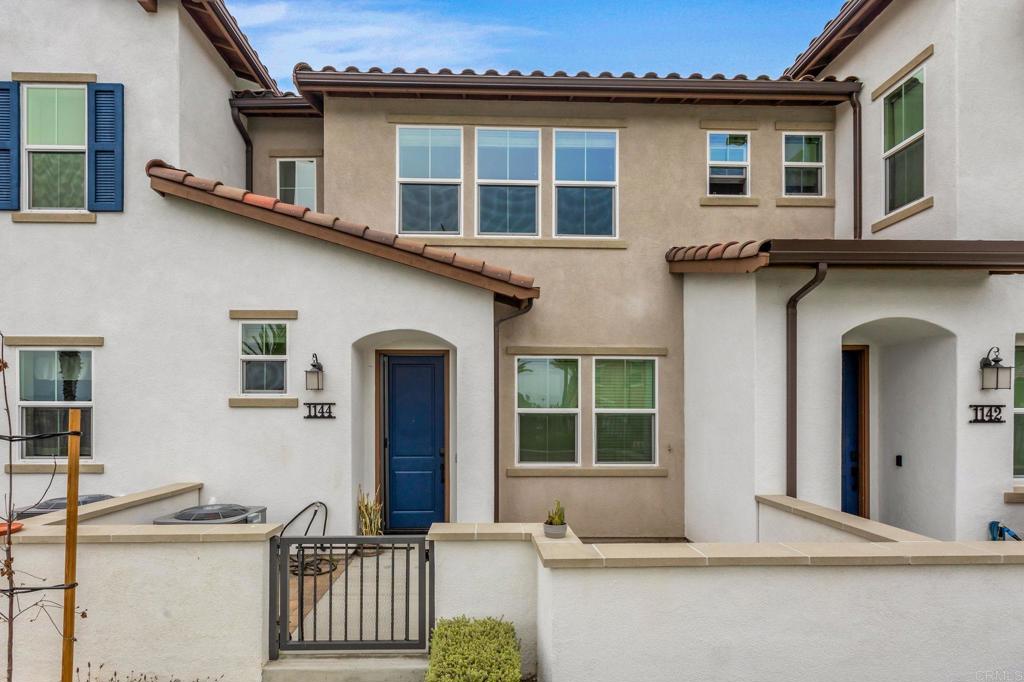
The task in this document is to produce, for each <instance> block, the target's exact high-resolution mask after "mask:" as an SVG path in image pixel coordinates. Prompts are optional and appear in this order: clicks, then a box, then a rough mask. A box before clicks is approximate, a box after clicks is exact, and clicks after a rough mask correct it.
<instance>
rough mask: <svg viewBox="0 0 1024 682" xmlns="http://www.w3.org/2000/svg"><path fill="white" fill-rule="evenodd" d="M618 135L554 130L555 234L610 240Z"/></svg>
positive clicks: (613, 217) (612, 226)
mask: <svg viewBox="0 0 1024 682" xmlns="http://www.w3.org/2000/svg"><path fill="white" fill-rule="evenodd" d="M618 137H619V135H618V133H617V132H616V131H598V130H556V131H555V235H556V236H559V237H565V236H571V237H584V236H586V237H613V236H615V230H616V219H615V214H616V212H617V209H616V201H617V197H616V192H617V188H618Z"/></svg>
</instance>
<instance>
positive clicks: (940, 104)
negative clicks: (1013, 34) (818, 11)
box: [822, 0, 1019, 239]
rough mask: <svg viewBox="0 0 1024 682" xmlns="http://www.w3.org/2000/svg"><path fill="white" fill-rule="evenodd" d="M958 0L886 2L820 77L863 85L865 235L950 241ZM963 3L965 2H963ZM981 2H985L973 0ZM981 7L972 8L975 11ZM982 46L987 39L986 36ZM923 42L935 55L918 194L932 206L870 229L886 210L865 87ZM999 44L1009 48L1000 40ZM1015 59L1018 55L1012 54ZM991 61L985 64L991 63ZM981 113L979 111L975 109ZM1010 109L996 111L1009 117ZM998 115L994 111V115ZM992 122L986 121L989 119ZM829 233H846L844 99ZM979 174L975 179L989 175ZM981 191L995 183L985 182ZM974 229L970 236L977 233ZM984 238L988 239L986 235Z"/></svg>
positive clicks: (954, 199) (876, 117) (849, 208)
mask: <svg viewBox="0 0 1024 682" xmlns="http://www.w3.org/2000/svg"><path fill="white" fill-rule="evenodd" d="M961 4H963V3H961V2H960V1H959V0H903V1H901V2H894V3H892V4H891V5H889V7H888V8H886V9H885V10H884V11H883V12H882V14H881V15H880V16H879V18H878V19H876V20H875V21H874V22H873V23H872V24H871V25H870V26H869V27H868V28H867V29H865V30H864V31H863V32H862V33H861V35H860V36H858V37H857V39H856V40H854V41H853V43H851V44H850V46H848V47H847V48H846V49H845V50H844V51H843V52H842V53H840V55H839V56H838V57H837V58H836V59H835V60H834V61H833V62H832V63H831V64H830V65H829V66H828V68H827V69H826V70H825V71H824V72H823V73H822V75H835V76H838V77H841V78H845V77H846V76H856V77H857V78H859V79H860V80H861V82H862V83H863V84H864V89H863V91H862V92H861V96H860V102H861V106H862V114H863V127H862V134H863V146H862V150H863V162H864V166H863V169H864V170H863V180H864V185H863V193H864V236H865V238H868V239H871V238H881V239H886V238H891V239H956V238H958V237H961V236H962V235H960V234H959V229H960V227H959V224H958V208H957V205H958V200H959V197H958V191H957V182H958V177H957V174H958V162H959V153H960V149H962V143H961V142H958V136H959V135H960V133H961V131H963V130H964V124H963V122H962V121H959V120H958V119H959V115H960V111H959V109H960V107H959V106H958V91H957V90H958V85H959V82H958V78H957V71H958V49H959V48H960V45H961V44H962V41H958V37H957V25H958V24H957V13H958V5H961ZM967 4H970V2H968V3H967ZM974 4H976V5H977V4H987V3H974ZM983 11H985V10H982V9H981V8H980V7H979V8H978V9H977V12H979V13H981V12H983ZM985 41H986V44H987V37H986V38H985ZM928 45H934V46H935V53H934V54H933V55H932V56H931V57H930V58H929V59H928V60H927V62H925V189H924V192H925V196H926V197H927V196H933V197H934V198H935V206H934V207H933V208H931V209H929V210H926V211H924V212H923V213H919V214H918V215H916V216H914V217H912V218H909V219H907V220H904V221H902V222H900V223H898V224H897V225H895V226H892V227H889V228H888V229H886V230H884V231H882V232H879V233H877V234H876V235H873V234H872V232H871V225H872V223H874V222H876V221H877V220H879V219H880V218H882V217H883V216H884V215H885V185H884V183H885V173H884V166H883V162H882V151H883V149H882V147H883V144H882V133H883V122H882V116H883V109H884V107H883V104H884V96H883V97H879V98H878V99H876V100H874V101H872V100H871V92H872V91H873V90H874V89H875V88H877V87H878V86H879V85H881V84H882V83H884V82H885V81H886V80H887V79H888V78H889V77H890V76H892V75H893V74H894V73H896V72H897V71H898V70H899V69H900V68H902V67H903V66H904V65H905V64H906V63H907V62H909V61H910V60H911V59H913V58H914V57H915V56H916V55H917V54H918V53H920V52H921V51H922V50H923V49H924V48H926V47H927V46H928ZM1004 49H1006V50H1010V49H1012V48H1011V46H1010V43H1006V45H1005V48H1004ZM1018 61H1019V59H1018ZM992 63H993V62H991V61H990V62H988V64H987V66H986V68H987V69H990V68H991V64H992ZM978 109H979V115H981V116H985V115H989V116H991V115H993V114H996V111H994V110H993V109H998V107H995V108H990V107H988V106H985V107H978ZM982 112H984V113H982ZM1010 112H1011V110H1004V111H1003V112H999V113H1001V114H1004V115H1006V116H1012V113H1010ZM996 115H997V116H998V115H999V114H996ZM989 120H991V119H989ZM836 139H837V141H838V142H837V145H836V213H835V215H836V236H837V237H843V238H849V237H852V236H853V202H852V193H853V186H852V175H851V173H852V163H853V161H852V140H853V121H852V113H851V108H850V106H849V105H841V106H839V107H837V108H836ZM989 175H990V173H989V172H986V173H985V174H984V176H979V179H981V178H982V177H988V176H989ZM989 187H990V189H989V190H988V191H987V192H986V196H990V195H991V194H994V193H995V192H997V191H1001V189H996V188H994V187H992V186H991V185H989ZM978 237H980V235H977V234H976V235H975V236H973V237H972V238H978ZM987 238H994V237H992V236H988V237H987Z"/></svg>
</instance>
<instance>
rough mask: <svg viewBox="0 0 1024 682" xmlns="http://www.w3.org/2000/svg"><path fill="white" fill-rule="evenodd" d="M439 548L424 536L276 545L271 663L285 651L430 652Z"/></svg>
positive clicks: (278, 541)
mask: <svg viewBox="0 0 1024 682" xmlns="http://www.w3.org/2000/svg"><path fill="white" fill-rule="evenodd" d="M432 555H433V542H431V541H429V540H427V539H426V538H425V537H423V536H422V535H418V536H404V535H401V536H400V535H390V536H376V537H365V536H351V537H294V538H289V537H274V538H271V540H270V626H271V627H270V658H271V659H276V658H277V656H278V652H279V651H323V650H339V649H351V650H371V649H376V650H380V649H391V650H402V649H426V646H427V641H428V639H429V633H430V631H431V630H432V629H433V627H434V570H433V565H434V561H433V556H432Z"/></svg>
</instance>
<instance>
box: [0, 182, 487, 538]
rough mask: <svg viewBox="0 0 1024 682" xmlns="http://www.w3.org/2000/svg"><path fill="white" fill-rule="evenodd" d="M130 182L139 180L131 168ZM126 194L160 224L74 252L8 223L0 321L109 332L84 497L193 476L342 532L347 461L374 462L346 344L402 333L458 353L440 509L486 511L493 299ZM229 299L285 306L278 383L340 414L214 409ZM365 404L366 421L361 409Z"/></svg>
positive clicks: (234, 335)
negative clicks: (285, 342)
mask: <svg viewBox="0 0 1024 682" xmlns="http://www.w3.org/2000/svg"><path fill="white" fill-rule="evenodd" d="M135 175H139V176H141V175H143V173H142V168H141V167H139V168H137V169H136V170H135V172H133V173H131V174H130V177H134V176H135ZM132 201H133V203H134V205H136V206H137V207H138V208H137V210H138V211H139V212H140V213H141V212H143V210H145V212H146V214H147V215H152V216H155V217H158V221H157V222H156V224H155V225H154V224H148V225H146V224H144V225H142V226H140V227H138V228H136V229H137V230H138V233H133V234H130V235H127V236H124V237H123V238H122V235H118V234H114V233H111V232H110V231H108V230H107V229H106V225H105V223H103V222H101V223H98V224H97V226H96V228H95V229H94V230H93V231H91V232H90V233H89V236H90V240H89V247H88V249H87V251H86V252H87V253H89V254H90V255H89V257H88V258H83V257H82V256H81V254H82V252H83V251H82V249H83V248H85V246H84V244H83V243H82V242H80V241H79V239H82V240H84V239H85V234H84V233H81V232H74V233H72V232H68V233H66V234H67V235H74V236H75V237H78V238H62V239H48V237H47V235H48V234H50V235H52V233H51V232H50V230H49V229H46V228H49V227H50V226H45V227H44V229H42V230H39V231H35V232H34V231H30V230H24V229H22V228H24V227H25V226H23V225H12V226H11V227H12V228H15V230H17V232H18V236H17V239H16V240H11V249H10V251H9V254H10V255H11V259H10V262H9V263H8V265H7V266H6V268H5V279H4V281H5V285H6V291H5V295H4V296H3V299H2V301H0V319H3V320H5V321H7V322H6V324H7V325H8V329H7V331H8V332H9V333H12V334H24V335H50V334H63V335H97V336H103V337H104V339H105V345H104V346H103V347H101V348H96V349H94V351H93V353H94V367H95V369H94V374H95V380H94V401H95V408H94V410H95V434H94V435H95V460H96V461H97V462H102V463H104V464H105V465H106V473H104V474H103V475H92V476H83V477H82V490H83V492H108V493H114V494H116V493H121V492H125V491H128V490H139V489H143V488H147V487H152V486H154V485H158V484H161V483H163V482H165V481H166V480H168V479H169V478H174V479H179V480H202V481H204V483H205V486H204V488H203V491H202V500H203V502H207V501H211V500H214V499H215V500H217V501H220V502H239V503H243V504H265V505H267V507H268V518H269V519H270V520H273V521H282V520H287V519H288V518H289V517H290V516H291V515H292V514H294V513H295V512H297V511H298V510H299V509H301V508H302V507H303V506H304V505H305V504H307V503H308V502H311V501H313V500H323V501H324V502H326V503H327V505H328V506H329V508H330V510H331V526H330V529H329V530H330V531H332V532H336V533H350V532H353V531H354V530H355V529H356V525H355V519H354V513H355V503H354V492H355V490H354V489H355V487H356V483H357V482H356V481H354V480H353V461H354V460H355V459H362V460H363V461H365V462H366V463H367V464H366V466H367V467H368V468H369V467H372V464H371V463H372V461H373V450H372V447H370V446H369V444H367V443H364V447H363V449H362V450H360V451H354V450H353V449H352V443H353V441H352V433H353V431H352V429H353V424H352V421H351V419H350V418H349V415H350V413H351V411H352V409H353V402H354V401H357V400H361V399H362V398H361V396H360V395H358V394H357V393H356V392H354V391H353V386H352V383H351V380H350V376H351V373H352V371H353V369H352V362H353V344H354V343H356V342H357V341H358V340H360V339H362V338H364V337H366V336H368V335H370V334H374V333H377V332H382V331H388V330H394V329H399V330H409V329H412V330H420V331H422V332H425V333H427V334H432V335H434V336H437V337H440V338H443V339H444V340H445V341H446V342H447V343H448V344H450V345H451V347H453V348H456V349H457V350H458V366H457V367H456V371H455V376H454V377H453V380H452V381H453V386H454V390H455V394H456V395H457V396H458V404H457V406H456V408H457V412H458V419H457V420H454V421H453V425H452V432H451V436H452V448H453V454H452V456H453V457H454V458H455V461H456V470H455V472H454V478H455V479H456V480H457V481H459V482H461V481H466V482H467V485H459V486H458V496H459V497H458V499H457V501H456V502H455V505H454V506H456V507H457V508H458V510H459V515H460V516H459V518H464V519H467V520H474V521H475V520H489V519H490V518H491V515H492V506H491V498H492V488H491V486H490V485H488V484H487V483H488V482H489V481H490V477H491V471H492V468H491V467H492V461H493V460H492V452H493V451H492V446H491V443H492V435H491V434H492V421H491V420H492V413H491V395H492V393H491V385H492V378H491V377H492V374H491V372H492V370H491V367H492V365H491V329H492V327H491V322H492V307H493V303H492V296H491V294H490V293H489V292H486V291H482V290H479V289H476V288H473V287H470V286H468V285H463V284H460V283H456V282H453V281H450V280H446V279H443V278H441V277H437V276H434V275H430V274H427V273H424V272H420V271H417V270H413V269H412V268H408V267H404V266H401V265H397V264H393V263H389V262H385V261H383V260H381V259H377V258H373V257H370V256H366V255H363V254H358V253H354V252H352V251H348V250H346V249H343V248H337V247H333V246H330V245H325V244H323V243H322V242H319V241H316V240H312V239H308V238H305V237H302V236H299V235H295V234H292V233H287V232H284V231H281V230H279V229H277V228H273V227H270V226H267V225H264V224H261V223H257V222H255V221H250V220H246V219H244V218H240V217H236V216H232V215H229V214H226V213H223V212H220V211H216V210H215V209H212V208H208V207H205V206H198V205H195V204H190V203H188V202H185V201H182V200H178V199H174V198H171V197H168V198H161V197H160V196H158V195H157V194H156V193H155V192H152V191H146V192H145V193H143V194H140V195H137V196H135V197H132ZM31 227H35V226H31ZM79 235H80V236H79ZM129 237H130V238H129ZM115 240H116V241H115ZM115 246H116V248H115ZM38 253H46V254H47V255H48V259H49V260H48V262H51V263H61V264H62V266H61V267H62V269H61V273H60V277H59V278H55V280H54V283H53V285H52V286H50V287H47V288H40V287H39V286H37V285H36V281H37V279H38V277H37V274H36V273H37V269H38V261H37V259H36V258H34V257H29V256H28V254H38ZM231 309H260V310H267V309H285V310H297V311H298V319H296V320H293V321H290V322H289V328H288V336H289V348H288V353H289V364H288V385H289V387H290V391H289V393H290V395H293V396H295V397H297V398H298V399H299V400H300V401H302V400H315V401H326V402H336V403H337V405H336V407H335V412H336V414H337V415H338V416H339V418H337V419H333V420H304V419H303V418H302V416H303V414H304V410H303V409H302V408H282V409H239V408H229V407H228V398H229V397H231V396H235V395H237V393H238V390H239V387H238V381H239V376H238V375H239V323H238V321H237V320H231V319H229V317H228V312H229V310H231ZM57 310H60V311H62V312H61V313H60V315H55V313H54V311H57ZM7 350H8V351H11V350H12V349H10V348H8V349H7ZM314 352H315V353H317V354H318V356H319V358H320V360H321V361H322V362H323V363H324V365H325V385H326V389H325V390H324V391H323V392H321V393H319V394H316V393H307V392H306V391H305V389H304V386H305V384H304V379H303V371H304V370H305V369H306V367H307V366H308V362H309V360H310V358H311V356H312V354H313V353H314ZM10 355H11V360H12V366H13V371H14V372H16V371H17V357H16V356H15V354H13V353H11V354H10ZM363 372H364V373H363V376H364V377H367V378H368V379H369V378H371V377H372V376H373V375H372V369H366V368H364V369H363ZM364 414H365V418H366V419H371V420H372V418H373V414H372V410H364ZM15 428H16V429H17V428H18V425H17V424H16V425H15ZM45 479H46V477H44V476H29V475H19V476H18V478H17V480H16V483H15V485H16V487H17V490H18V493H17V494H18V498H19V499H30V498H32V496H33V495H38V494H39V492H40V490H41V488H42V486H43V485H44V484H45ZM58 485H63V477H58Z"/></svg>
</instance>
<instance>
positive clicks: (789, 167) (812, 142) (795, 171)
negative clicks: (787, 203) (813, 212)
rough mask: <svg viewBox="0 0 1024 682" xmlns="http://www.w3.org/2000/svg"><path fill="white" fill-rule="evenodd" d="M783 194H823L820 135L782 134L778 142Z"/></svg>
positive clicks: (822, 161)
mask: <svg viewBox="0 0 1024 682" xmlns="http://www.w3.org/2000/svg"><path fill="white" fill-rule="evenodd" d="M782 154H783V156H782V165H783V167H782V174H783V194H785V195H786V196H788V197H793V196H795V197H808V196H809V197H820V196H823V195H824V194H825V141H824V137H823V136H822V135H804V134H801V133H796V134H788V133H787V134H786V135H785V136H784V137H783V143H782Z"/></svg>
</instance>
